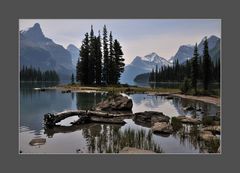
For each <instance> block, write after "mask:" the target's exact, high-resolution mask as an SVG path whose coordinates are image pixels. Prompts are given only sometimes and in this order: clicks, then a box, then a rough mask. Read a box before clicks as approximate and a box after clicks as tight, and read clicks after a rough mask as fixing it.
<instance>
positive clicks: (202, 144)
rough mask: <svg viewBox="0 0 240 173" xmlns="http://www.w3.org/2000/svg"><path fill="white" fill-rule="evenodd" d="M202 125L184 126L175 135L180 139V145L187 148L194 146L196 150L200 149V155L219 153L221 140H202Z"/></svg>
mask: <svg viewBox="0 0 240 173" xmlns="http://www.w3.org/2000/svg"><path fill="white" fill-rule="evenodd" d="M200 126H201V125H184V126H183V127H182V128H181V130H179V131H178V132H177V133H175V134H173V136H174V137H175V138H177V137H179V138H180V144H181V145H184V146H186V145H187V144H189V143H190V144H192V146H193V147H194V149H199V152H200V153H217V151H218V148H219V146H220V139H214V140H211V141H203V140H201V139H200V130H199V129H200Z"/></svg>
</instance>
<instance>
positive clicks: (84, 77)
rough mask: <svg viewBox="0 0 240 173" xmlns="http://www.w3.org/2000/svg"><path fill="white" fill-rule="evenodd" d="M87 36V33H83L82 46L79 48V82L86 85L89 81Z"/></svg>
mask: <svg viewBox="0 0 240 173" xmlns="http://www.w3.org/2000/svg"><path fill="white" fill-rule="evenodd" d="M89 51H90V50H89V36H88V33H86V34H85V38H84V40H83V43H82V46H81V48H80V57H81V61H80V75H81V76H80V79H81V84H83V85H87V84H90V82H89V79H88V77H89V75H88V70H89V66H88V61H89Z"/></svg>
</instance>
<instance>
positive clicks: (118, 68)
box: [113, 39, 125, 84]
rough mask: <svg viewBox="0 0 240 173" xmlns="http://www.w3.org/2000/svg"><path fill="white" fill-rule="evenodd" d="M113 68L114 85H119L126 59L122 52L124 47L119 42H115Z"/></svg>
mask: <svg viewBox="0 0 240 173" xmlns="http://www.w3.org/2000/svg"><path fill="white" fill-rule="evenodd" d="M113 57H114V58H113V67H114V70H113V72H114V74H113V76H114V80H113V83H114V84H117V83H119V80H120V77H121V73H123V72H124V66H125V64H124V58H123V51H122V46H121V45H120V43H119V42H118V40H116V39H115V40H114V43H113Z"/></svg>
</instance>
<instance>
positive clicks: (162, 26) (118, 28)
mask: <svg viewBox="0 0 240 173" xmlns="http://www.w3.org/2000/svg"><path fill="white" fill-rule="evenodd" d="M34 23H39V24H40V25H41V28H42V30H43V33H44V35H45V36H46V37H48V38H51V39H52V40H53V41H54V42H55V43H57V44H61V45H63V46H64V47H65V48H66V47H67V46H68V45H69V44H74V45H75V46H77V47H78V48H79V47H80V46H81V42H82V40H83V38H84V34H85V33H86V32H89V31H90V26H91V25H93V29H94V32H95V34H96V35H97V34H98V30H100V31H101V32H102V28H103V25H104V24H106V26H107V29H108V31H112V33H113V37H114V38H116V39H118V40H119V42H120V43H121V45H122V47H123V52H124V58H125V63H126V64H129V63H131V61H132V60H133V59H134V58H135V57H136V56H144V55H147V54H149V53H151V52H156V53H157V54H158V55H160V56H161V57H164V58H166V59H169V58H170V57H171V56H174V55H175V54H176V52H177V50H178V48H179V46H180V45H184V44H192V45H193V44H195V43H199V42H200V41H201V39H202V38H203V37H204V36H211V35H216V36H218V37H220V36H221V20H220V19H144V20H143V19H101V20H97V19H20V20H19V29H20V30H23V29H27V28H28V27H32V26H33V25H34Z"/></svg>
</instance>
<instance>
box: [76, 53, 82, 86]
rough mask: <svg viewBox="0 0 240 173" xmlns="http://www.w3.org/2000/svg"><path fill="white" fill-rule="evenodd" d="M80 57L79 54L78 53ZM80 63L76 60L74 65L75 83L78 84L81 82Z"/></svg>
mask: <svg viewBox="0 0 240 173" xmlns="http://www.w3.org/2000/svg"><path fill="white" fill-rule="evenodd" d="M79 55H80V52H79ZM81 76H82V75H81V63H80V58H78V61H77V65H76V81H77V82H80V81H81Z"/></svg>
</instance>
